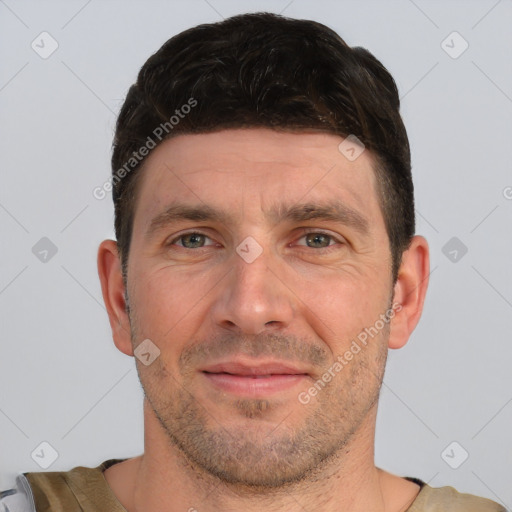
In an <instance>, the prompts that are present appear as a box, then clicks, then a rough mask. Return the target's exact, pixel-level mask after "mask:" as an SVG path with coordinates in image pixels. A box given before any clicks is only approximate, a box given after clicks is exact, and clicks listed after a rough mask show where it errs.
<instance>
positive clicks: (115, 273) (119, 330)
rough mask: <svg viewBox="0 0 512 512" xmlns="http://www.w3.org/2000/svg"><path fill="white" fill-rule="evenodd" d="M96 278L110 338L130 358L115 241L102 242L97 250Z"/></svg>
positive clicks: (128, 321)
mask: <svg viewBox="0 0 512 512" xmlns="http://www.w3.org/2000/svg"><path fill="white" fill-rule="evenodd" d="M97 264H98V276H99V278H100V282H101V292H102V295H103V301H104V302H105V307H106V308H107V313H108V318H109V322H110V327H111V329H112V337H113V338H114V343H115V345H116V347H117V348H118V349H119V350H120V351H121V352H123V354H126V355H129V356H132V355H133V348H132V344H131V333H130V319H129V317H128V313H127V312H126V301H125V287H124V283H123V276H122V272H121V261H120V258H119V254H118V250H117V244H116V242H115V240H103V242H101V244H100V246H99V248H98V258H97Z"/></svg>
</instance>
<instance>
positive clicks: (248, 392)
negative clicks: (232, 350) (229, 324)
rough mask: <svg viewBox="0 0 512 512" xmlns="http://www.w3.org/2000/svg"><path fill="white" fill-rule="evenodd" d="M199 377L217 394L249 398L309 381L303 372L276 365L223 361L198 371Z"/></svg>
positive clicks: (275, 362)
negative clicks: (220, 392)
mask: <svg viewBox="0 0 512 512" xmlns="http://www.w3.org/2000/svg"><path fill="white" fill-rule="evenodd" d="M201 373H202V374H203V375H204V376H205V377H206V379H207V381H208V382H209V383H210V384H211V385H212V386H213V387H215V388H217V389H219V390H221V391H224V392H227V393H232V394H236V395H242V396H246V397H252V398H263V397H267V396H268V395H271V394H275V393H279V392H284V391H286V390H290V389H292V388H293V387H295V386H297V385H298V384H299V383H301V382H303V381H304V380H305V379H307V378H309V373H308V372H307V370H306V369H304V368H300V367H296V366H293V365H290V364H288V363H285V362H280V361H267V362H251V363H249V362H244V363H242V362H240V361H226V362H222V363H217V364H214V365H210V366H207V367H205V368H202V369H201Z"/></svg>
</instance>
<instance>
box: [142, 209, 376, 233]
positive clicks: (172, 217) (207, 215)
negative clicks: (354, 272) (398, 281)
mask: <svg viewBox="0 0 512 512" xmlns="http://www.w3.org/2000/svg"><path fill="white" fill-rule="evenodd" d="M265 216H266V217H267V218H268V219H269V220H270V221H271V222H272V223H274V224H275V225H277V224H279V223H282V222H286V221H288V222H306V221H311V220H324V221H332V222H337V223H340V224H344V225H346V226H348V227H351V228H353V229H355V230H356V231H358V232H359V233H360V234H362V235H367V234H368V232H369V223H368V220H367V219H366V218H365V217H364V216H363V215H362V214H361V213H359V212H358V211H357V210H354V209H353V208H350V207H349V206H347V205H346V204H344V203H342V202H341V201H330V202H328V203H321V204H317V203H302V204H294V205H283V204H274V205H273V206H272V207H271V208H270V210H269V211H268V212H266V214H265ZM233 218H234V216H233V215H232V214H229V213H228V212H227V211H225V210H219V209H217V208H213V207H211V206H208V205H204V204H201V205H198V206H193V205H186V204H182V203H175V204H172V205H171V206H169V207H168V208H167V209H166V210H164V211H163V212H161V213H159V214H157V215H156V216H155V217H154V218H153V219H152V220H151V222H150V223H149V227H148V229H147V231H146V233H145V238H146V239H148V240H149V239H151V238H152V237H153V236H154V235H155V233H157V232H158V231H159V230H161V229H163V228H165V227H167V226H169V225H171V224H173V223H176V222H179V221H184V220H189V221H193V222H218V223H220V224H224V225H227V224H229V223H230V221H232V220H233Z"/></svg>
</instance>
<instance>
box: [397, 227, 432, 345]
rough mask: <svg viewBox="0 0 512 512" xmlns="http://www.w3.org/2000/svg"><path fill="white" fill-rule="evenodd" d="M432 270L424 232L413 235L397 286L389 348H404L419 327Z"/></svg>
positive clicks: (399, 272)
mask: <svg viewBox="0 0 512 512" xmlns="http://www.w3.org/2000/svg"><path fill="white" fill-rule="evenodd" d="M429 272H430V262H429V250H428V243H427V241H426V240H425V238H423V237H422V236H414V237H413V239H412V241H411V245H410V246H409V249H407V250H406V251H404V253H403V254H402V263H401V265H400V269H399V271H398V278H397V281H396V284H395V288H394V292H395V294H394V298H393V304H396V307H394V310H395V316H394V317H393V319H392V320H391V331H390V335H389V342H388V346H389V348H393V349H397V348H402V347H403V346H404V345H405V344H406V343H407V340H408V339H409V336H410V335H411V333H412V331H413V330H414V328H415V327H416V325H417V323H418V321H419V319H420V316H421V312H422V311H423V303H424V301H425V294H426V293H427V287H428V277H429Z"/></svg>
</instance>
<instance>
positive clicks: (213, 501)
mask: <svg viewBox="0 0 512 512" xmlns="http://www.w3.org/2000/svg"><path fill="white" fill-rule="evenodd" d="M112 173H113V174H112V186H113V198H114V205H115V230H116V237H117V241H113V240H105V241H103V242H102V243H101V245H100V247H99V251H98V271H99V277H100V280H101V285H102V292H103V298H104V301H105V304H106V307H107V311H108V315H109V319H110V324H111V327H112V332H113V338H114V343H115V344H116V346H117V348H118V349H119V350H120V351H121V352H123V353H125V354H128V355H132V356H135V357H136V365H137V370H138V374H139V378H140V381H141V384H142V386H143V389H144V395H145V400H144V422H145V448H144V453H143V454H142V455H140V456H138V457H135V458H131V459H111V460H108V461H105V462H104V463H102V464H101V465H99V466H98V467H96V468H84V467H77V468H74V469H72V470H71V471H68V472H47V473H44V472H38V473H25V474H24V477H23V478H21V477H20V478H19V480H18V486H19V487H20V488H21V486H23V485H25V494H26V495H27V496H29V497H30V495H32V496H33V499H34V502H35V510H38V511H39V510H52V511H66V512H70V511H75V510H76V511H78V510H84V511H86V512H92V511H109V512H114V511H116V512H117V511H129V512H142V511H143V512H153V511H155V512H156V511H159V512H160V511H169V512H171V511H172V512H174V511H180V510H183V511H186V510H188V511H189V512H193V511H198V512H203V511H205V512H206V511H217V510H223V511H235V510H236V511H239V510H243V511H249V512H251V511H256V510H269V511H270V510H272V511H273V510H276V511H277V510H282V511H287V512H295V511H304V510H315V511H317V512H331V511H340V510H343V511H350V512H363V511H364V512H368V511H371V512H404V511H409V512H420V511H421V512H434V511H440V510H443V511H444V510H447V511H448V510H450V511H465V512H468V511H469V512H471V511H475V512H476V511H479V512H483V511H503V510H505V509H504V508H503V507H501V506H500V505H499V504H497V503H495V502H493V501H491V500H487V499H484V498H479V497H476V496H471V495H468V494H461V493H458V492H457V491H456V490H455V489H453V488H452V487H443V488H437V489H435V488H432V487H430V486H429V485H427V484H426V483H425V482H423V481H421V480H419V479H417V478H413V477H399V476H397V475H394V474H391V473H389V472H387V471H384V470H383V469H381V468H378V467H376V466H375V464H374V434H375V423H376V415H377V406H378V398H379V391H380V388H381V385H382V379H383V376H384V370H385V365H386V359H387V351H388V349H389V348H392V349H397V348H401V347H402V346H404V345H405V343H406V342H407V340H408V338H409V336H410V334H411V332H412V331H413V329H414V328H415V326H416V324H417V322H418V320H419V317H420V315H421V311H422V307H423V301H424V297H425V293H426V290H427V282H428V274H429V257H428V245H427V242H426V241H425V239H424V238H422V237H420V236H415V235H414V226H415V221H414V199H413V185H412V178H411V165H410V152H409V144H408V139H407V134H406V131H405V128H404V126H403V123H402V119H401V117H400V114H399V99H398V93H397V89H396V85H395V83H394V81H393V78H392V77H391V76H390V74H389V73H388V72H387V70H386V69H385V68H384V67H383V66H382V64H381V63H380V62H379V61H377V60H376V59H375V57H373V56H372V55H371V54H370V53H369V52H367V51H366V50H364V49H362V48H350V47H348V46H347V45H346V44H345V43H344V41H343V40H342V39H341V38H340V37H339V36H338V35H337V34H336V33H334V32H333V31H332V30H330V29H328V28H327V27H325V26H324V25H321V24H319V23H316V22H312V21H307V20H293V19H288V18H284V17H281V16H276V15H273V14H267V13H260V14H248V15H243V16H235V17H233V18H230V19H227V20H225V21H223V22H221V23H216V24H209V25H201V26H198V27H195V28H192V29H189V30H187V31H185V32H182V33H181V34H178V35H177V36H175V37H173V38H172V39H170V40H169V41H168V42H167V43H165V44H164V45H163V46H162V48H161V49H160V50H159V51H158V52H157V53H155V54H154V55H153V56H152V57H150V59H149V60H148V61H147V62H146V63H145V64H144V66H143V67H142V69H141V71H140V73H139V75H138V79H137V82H136V84H134V85H133V86H132V87H131V89H130V91H129V93H128V95H127V98H126V101H125V103H124V105H123V107H122V110H121V113H120V115H119V118H118V122H117V127H116V134H115V141H114V151H113V157H112ZM106 189H108V187H104V189H98V190H96V191H95V193H96V194H101V193H102V190H106ZM28 486H30V487H28ZM12 496H13V495H12V494H11V496H6V498H5V499H6V500H7V499H8V498H9V497H12Z"/></svg>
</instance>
